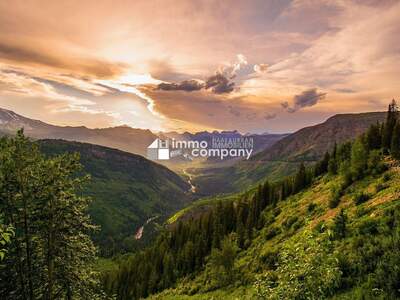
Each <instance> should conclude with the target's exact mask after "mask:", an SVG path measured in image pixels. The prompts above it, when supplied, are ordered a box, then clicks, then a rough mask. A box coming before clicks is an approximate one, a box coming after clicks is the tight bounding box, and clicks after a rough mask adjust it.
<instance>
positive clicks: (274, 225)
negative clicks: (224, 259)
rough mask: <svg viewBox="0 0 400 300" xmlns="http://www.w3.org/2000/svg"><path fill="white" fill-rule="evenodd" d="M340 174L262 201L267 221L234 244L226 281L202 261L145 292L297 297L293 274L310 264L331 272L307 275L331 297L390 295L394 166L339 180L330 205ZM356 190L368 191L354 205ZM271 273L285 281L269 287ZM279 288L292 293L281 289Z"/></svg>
mask: <svg viewBox="0 0 400 300" xmlns="http://www.w3.org/2000/svg"><path fill="white" fill-rule="evenodd" d="M340 181H341V178H340V177H339V176H330V175H327V176H323V177H321V178H319V179H318V180H317V181H316V182H315V183H313V185H312V186H311V187H310V188H308V189H306V190H304V191H302V192H301V193H298V194H296V195H294V196H291V197H289V198H288V199H286V200H285V201H282V202H279V203H278V204H277V205H276V207H271V208H269V209H266V210H265V211H264V212H263V217H264V218H265V219H266V220H267V223H266V225H265V226H264V227H263V228H262V229H261V230H259V231H255V232H254V234H255V237H254V239H253V240H252V242H251V244H250V245H249V247H248V248H247V249H239V248H238V249H237V252H236V253H235V258H234V263H233V266H232V269H233V270H232V271H231V272H232V273H233V274H234V275H232V278H231V279H229V281H227V282H224V280H223V279H220V277H223V275H224V273H225V270H224V268H222V269H221V270H220V272H218V270H215V269H214V268H215V267H214V266H212V262H211V261H209V264H208V265H207V266H208V267H209V268H208V269H207V267H206V269H205V270H204V271H202V272H200V273H198V274H196V275H195V276H194V277H192V278H185V279H183V280H181V281H180V282H179V283H178V284H177V286H176V288H174V289H169V290H167V291H164V292H163V293H161V294H158V295H155V296H153V297H150V299H257V296H260V295H264V296H265V298H267V299H303V298H301V297H300V296H299V295H297V293H300V292H302V288H303V291H304V286H303V285H304V283H302V282H301V280H300V279H299V278H301V276H307V275H308V276H309V275H314V273H313V272H315V274H316V275H318V276H322V275H324V276H325V275H326V276H332V279H330V277H324V278H326V280H327V281H328V282H325V283H324V281H325V279H321V278H319V279H318V278H314V280H315V282H314V283H313V284H314V285H315V287H316V286H317V285H318V286H319V287H322V288H325V286H324V284H326V285H327V286H326V288H327V289H332V290H335V289H338V290H339V292H338V293H336V294H335V295H334V296H331V297H329V298H332V299H396V298H395V296H397V297H398V296H399V292H398V291H399V290H398V288H399V286H398V285H399V282H400V277H399V276H400V272H399V271H398V270H397V271H396V269H395V268H398V267H400V257H398V254H396V252H395V251H397V253H398V251H400V240H399V234H400V223H399V222H400V198H399V196H400V168H399V167H398V166H393V167H392V168H391V169H389V170H388V171H386V172H385V173H383V174H381V175H378V176H368V177H366V178H364V179H362V180H359V181H356V182H354V183H353V184H352V185H350V186H349V187H348V188H346V190H345V192H344V193H343V195H342V196H341V198H340V203H339V205H338V206H337V207H336V208H330V207H329V202H330V199H331V197H332V195H331V191H332V189H333V187H334V186H335V185H336V184H337V183H338V182H340ZM360 193H366V194H368V195H369V199H368V200H367V201H365V202H363V203H360V204H358V205H357V203H356V201H355V199H356V198H357V197H358V196H357V195H359V194H360ZM342 209H343V213H344V216H345V220H346V221H345V222H344V224H345V225H344V228H345V229H344V231H343V233H342V232H341V231H340V229H339V228H340V216H341V211H342ZM342 235H343V236H342ZM232 239H233V240H234V239H235V237H232ZM286 255H287V256H288V257H286ZM308 255H314V256H315V257H308ZM318 262H319V263H321V265H318V264H317V263H318ZM296 264H298V265H296ZM392 267H393V268H394V269H393V270H390V269H391V268H392ZM314 268H315V269H314ZM286 272H288V273H289V272H290V274H291V275H292V277H293V278H290V276H289V274H286ZM329 272H332V274H329ZM296 276H298V278H296ZM315 277H317V276H315ZM274 280H275V281H277V280H281V281H279V282H280V285H283V284H284V286H282V287H280V286H279V285H278V286H277V287H275V283H274ZM318 280H319V281H318ZM329 280H330V281H329ZM310 284H311V285H313V284H312V283H310ZM328 285H329V286H328ZM296 287H297V288H299V291H298V292H296V291H295V288H296ZM307 288H308V287H307ZM388 288H390V289H391V290H392V291H396V289H397V293H395V294H393V295H391V296H390V295H388V294H385V293H384V292H383V290H384V289H385V290H386V289H388ZM284 290H286V292H285V293H289V292H290V293H292V294H291V295H293V298H291V297H287V296H286V297H283V296H281V297H280V296H279V295H280V293H282V292H283V291H284ZM270 293H272V294H273V295H276V297H272V295H271V294H270ZM178 295H179V296H178ZM267 295H271V298H268V296H267ZM285 295H288V294H285ZM296 295H297V296H298V297H297V298H296ZM379 295H381V296H380V297H379ZM362 296H364V297H366V298H362Z"/></svg>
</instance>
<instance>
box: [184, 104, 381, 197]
mask: <svg viewBox="0 0 400 300" xmlns="http://www.w3.org/2000/svg"><path fill="white" fill-rule="evenodd" d="M385 118H386V113H385V112H371V113H359V114H339V115H335V116H333V117H331V118H329V119H328V120H326V121H325V122H323V123H321V124H318V125H314V126H310V127H305V128H303V129H300V130H298V131H296V132H294V133H292V134H290V135H288V136H286V137H284V138H282V139H280V140H279V141H277V142H276V143H274V144H273V145H272V146H271V147H269V148H267V149H265V150H263V151H260V152H259V153H257V154H256V155H254V156H252V157H251V158H250V159H249V160H242V161H240V162H238V163H236V164H235V165H233V166H228V167H224V168H219V167H218V168H217V167H211V168H206V169H202V170H191V172H192V174H193V175H194V178H193V179H194V184H195V185H196V186H197V189H198V192H199V194H202V195H205V196H207V195H212V194H215V193H226V192H234V191H238V190H240V189H241V188H243V187H245V186H248V185H251V184H254V183H255V182H257V181H259V180H261V179H263V178H265V177H267V178H274V179H275V180H276V179H279V178H282V177H284V176H286V175H289V174H291V173H293V171H294V170H296V169H297V166H298V164H299V163H300V162H307V163H312V162H315V161H316V160H318V159H319V158H321V157H322V155H324V153H325V152H326V151H328V150H330V149H332V147H333V145H334V144H335V143H337V144H339V143H342V142H344V141H348V140H352V139H354V138H355V137H357V136H358V135H360V134H361V133H363V132H365V131H366V130H367V129H368V127H369V126H370V125H371V124H375V123H376V122H383V121H384V120H385Z"/></svg>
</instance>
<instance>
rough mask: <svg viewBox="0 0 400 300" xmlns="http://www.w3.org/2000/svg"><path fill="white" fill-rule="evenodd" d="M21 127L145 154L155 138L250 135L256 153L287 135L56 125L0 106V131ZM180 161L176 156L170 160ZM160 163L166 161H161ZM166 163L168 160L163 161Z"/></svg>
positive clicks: (34, 134)
mask: <svg viewBox="0 0 400 300" xmlns="http://www.w3.org/2000/svg"><path fill="white" fill-rule="evenodd" d="M22 127H23V128H24V132H25V134H26V135H27V136H30V137H32V138H34V139H63V140H68V141H77V142H85V143H90V144H96V145H101V146H106V147H111V148H117V149H120V150H122V151H127V152H131V153H134V154H139V155H143V156H145V155H146V154H147V147H148V146H149V145H150V144H151V143H152V142H153V141H154V140H155V139H156V138H161V139H166V138H170V139H172V138H174V139H176V140H184V141H203V140H205V141H207V143H208V144H209V145H211V142H212V139H213V138H240V137H247V138H252V139H253V141H254V152H253V153H256V152H259V151H262V150H264V149H266V148H267V147H269V146H271V145H272V144H274V143H275V142H276V141H278V140H280V139H281V138H283V137H285V136H286V135H287V134H250V135H249V134H247V135H243V134H241V133H239V132H237V131H221V132H219V131H213V132H207V131H202V132H197V133H190V132H184V133H178V132H159V133H157V134H155V133H153V132H151V131H150V130H145V129H137V128H131V127H129V126H118V127H110V128H96V129H90V128H87V127H84V126H79V127H71V126H55V125H50V124H47V123H44V122H42V121H39V120H33V119H29V118H26V117H23V116H21V115H19V114H16V113H15V112H13V111H10V110H6V109H2V108H0V132H3V133H8V134H14V133H15V132H16V131H17V130H18V129H20V128H22ZM174 161H180V160H179V159H175V160H171V161H170V163H174ZM160 163H166V162H163V161H161V162H160ZM166 164H167V165H168V163H166Z"/></svg>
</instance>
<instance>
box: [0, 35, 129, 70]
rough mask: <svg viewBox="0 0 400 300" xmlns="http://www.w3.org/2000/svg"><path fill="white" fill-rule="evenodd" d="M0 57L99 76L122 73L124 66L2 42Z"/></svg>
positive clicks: (0, 44)
mask: <svg viewBox="0 0 400 300" xmlns="http://www.w3.org/2000/svg"><path fill="white" fill-rule="evenodd" d="M0 59H1V60H6V61H12V62H17V63H25V64H33V65H42V66H47V67H52V68H56V69H62V70H68V71H77V72H79V73H82V74H84V75H93V76H97V77H100V78H107V77H112V76H114V75H118V74H120V73H122V71H123V69H124V68H125V66H124V65H123V64H119V63H109V62H107V61H104V60H99V59H95V58H88V57H80V58H76V57H73V58H69V57H68V56H63V57H59V56H57V55H56V54H55V53H47V52H43V51H39V50H34V49H31V48H26V47H20V46H15V45H8V44H4V43H0Z"/></svg>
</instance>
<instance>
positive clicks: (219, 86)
mask: <svg viewBox="0 0 400 300" xmlns="http://www.w3.org/2000/svg"><path fill="white" fill-rule="evenodd" d="M234 87H235V83H234V82H231V81H230V80H229V79H228V78H227V77H226V75H224V74H222V73H216V74H215V75H212V76H210V77H208V78H207V79H206V81H204V82H203V81H200V80H196V79H189V80H184V81H181V82H179V83H166V82H163V83H160V84H158V85H157V87H156V89H157V90H162V91H185V92H193V91H199V90H201V89H205V90H210V91H211V92H213V93H214V94H225V93H230V92H232V91H233V90H234Z"/></svg>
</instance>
